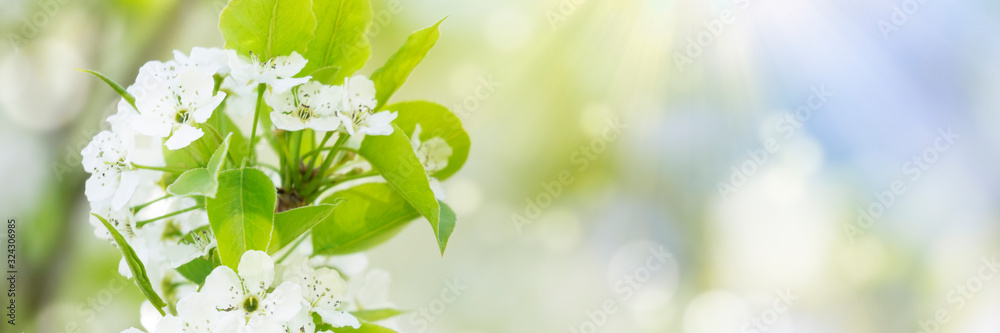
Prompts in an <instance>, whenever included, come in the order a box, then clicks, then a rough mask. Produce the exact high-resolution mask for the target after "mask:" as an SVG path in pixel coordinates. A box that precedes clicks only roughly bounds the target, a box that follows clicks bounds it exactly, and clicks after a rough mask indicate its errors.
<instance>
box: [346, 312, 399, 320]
mask: <svg viewBox="0 0 1000 333" xmlns="http://www.w3.org/2000/svg"><path fill="white" fill-rule="evenodd" d="M404 313H406V311H400V310H396V309H373V310H360V311H352V312H351V314H352V315H354V316H355V317H357V318H358V319H360V320H364V321H379V320H383V319H389V318H392V317H395V316H398V315H401V314H404Z"/></svg>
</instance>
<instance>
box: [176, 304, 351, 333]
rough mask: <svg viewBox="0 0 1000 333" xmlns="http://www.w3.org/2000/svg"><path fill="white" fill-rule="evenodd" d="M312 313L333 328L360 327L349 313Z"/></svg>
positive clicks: (318, 311) (318, 310) (324, 310)
mask: <svg viewBox="0 0 1000 333" xmlns="http://www.w3.org/2000/svg"><path fill="white" fill-rule="evenodd" d="M313 311H315V312H316V314H318V315H319V316H320V317H321V318H323V322H324V323H327V324H330V326H333V327H344V326H350V327H353V328H358V327H361V323H360V322H358V318H355V317H354V316H353V315H351V314H350V313H347V312H344V311H336V310H327V309H321V308H317V309H314V310H313ZM157 333H159V332H157Z"/></svg>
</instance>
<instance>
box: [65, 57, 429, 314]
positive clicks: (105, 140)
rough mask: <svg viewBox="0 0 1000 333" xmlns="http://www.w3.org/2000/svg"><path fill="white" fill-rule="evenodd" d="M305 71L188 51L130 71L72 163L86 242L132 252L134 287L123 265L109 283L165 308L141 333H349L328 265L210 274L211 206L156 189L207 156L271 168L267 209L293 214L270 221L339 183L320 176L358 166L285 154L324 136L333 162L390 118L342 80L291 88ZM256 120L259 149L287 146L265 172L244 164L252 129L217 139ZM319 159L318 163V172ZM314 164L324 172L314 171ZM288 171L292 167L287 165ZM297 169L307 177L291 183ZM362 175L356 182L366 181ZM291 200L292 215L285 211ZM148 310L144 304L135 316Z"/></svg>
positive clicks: (337, 281) (368, 91) (257, 254)
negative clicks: (76, 165) (272, 195)
mask: <svg viewBox="0 0 1000 333" xmlns="http://www.w3.org/2000/svg"><path fill="white" fill-rule="evenodd" d="M306 63H307V61H306V60H305V59H304V58H303V57H302V56H301V55H299V54H298V53H294V52H293V53H291V54H290V55H288V56H278V57H274V58H271V59H267V60H261V59H258V58H257V57H256V56H254V55H252V54H250V55H248V56H242V55H237V53H236V52H235V51H232V50H223V49H211V48H194V49H193V50H192V51H191V52H190V55H186V54H184V53H182V52H178V51H174V59H172V60H169V61H166V62H160V61H151V62H148V63H146V64H145V65H144V66H142V67H141V68H140V70H139V74H138V76H137V77H136V80H135V83H134V84H133V85H131V86H129V87H127V88H125V89H124V91H120V92H119V93H121V94H122V96H123V98H122V99H121V101H120V102H119V103H118V104H117V112H116V113H115V114H113V115H112V116H110V117H109V118H108V119H107V120H108V123H109V124H110V130H106V131H102V132H100V133H98V134H97V135H96V136H94V138H93V140H92V141H91V142H90V143H89V144H88V145H87V146H86V147H85V148H84V149H83V151H82V152H81V154H82V164H83V167H84V170H86V171H87V172H88V173H90V178H89V179H88V180H87V182H86V190H85V194H86V196H87V199H88V201H90V205H91V213H92V215H93V217H92V218H91V220H90V222H91V224H92V225H93V226H94V227H95V234H96V235H97V237H99V238H101V239H106V240H114V239H116V238H115V237H113V236H118V235H120V237H121V239H123V240H124V243H121V242H116V243H114V244H115V245H117V246H121V247H128V248H129V249H131V251H130V253H134V256H135V257H136V259H138V261H139V262H140V263H141V265H142V266H143V268H144V269H143V270H142V274H144V275H145V276H133V275H134V272H136V271H135V270H133V269H132V267H131V266H130V265H131V264H130V263H129V262H128V260H127V259H128V258H123V259H122V262H121V264H120V266H119V271H120V273H121V274H123V275H124V276H126V277H129V278H135V279H137V280H138V279H142V281H139V282H140V284H142V283H146V284H148V285H149V286H150V287H151V289H152V293H155V294H156V295H162V296H164V299H165V300H166V301H167V302H168V303H170V304H173V306H170V307H166V309H160V308H159V307H157V308H156V309H155V310H156V311H153V312H152V313H150V312H149V311H143V312H144V320H143V322H144V326H145V328H146V330H147V332H149V333H172V332H288V333H291V332H306V333H312V332H316V331H317V329H318V327H317V326H318V325H319V326H320V327H325V328H327V329H329V328H337V327H345V326H349V327H354V328H358V327H359V326H360V325H361V323H360V322H359V320H358V319H357V318H355V316H353V315H351V314H350V313H348V312H346V309H348V308H349V307H350V305H349V304H347V303H346V302H345V298H344V297H345V295H346V293H348V290H347V286H348V284H347V283H346V282H345V281H344V280H343V278H342V277H341V275H340V273H338V271H337V270H333V269H331V268H329V267H328V266H329V265H321V266H317V265H316V264H315V262H313V263H310V261H307V260H305V259H304V258H298V259H294V260H291V261H290V264H288V265H282V264H278V265H276V264H275V261H274V259H272V257H271V256H270V255H269V254H268V253H267V252H262V251H256V250H248V251H246V252H244V253H243V255H242V257H241V258H240V260H239V265H238V267H235V268H236V269H235V270H234V269H233V268H232V267H229V266H226V265H222V264H221V263H220V258H219V253H218V249H217V247H218V244H219V242H218V241H217V239H216V237H215V235H214V234H213V231H216V230H215V228H213V226H212V225H211V223H210V221H209V217H208V214H207V212H206V207H205V200H206V199H207V198H210V197H211V195H205V194H204V193H200V195H190V194H187V193H177V192H175V191H171V190H170V189H169V187H168V186H167V185H171V182H174V181H176V180H177V179H180V178H182V177H183V175H186V174H187V172H188V171H192V170H194V169H199V168H203V169H204V168H209V167H208V165H212V162H210V161H209V155H213V156H212V159H215V158H216V156H214V154H213V151H218V152H220V153H218V154H219V157H218V159H220V163H218V164H217V165H226V163H229V165H230V167H231V168H232V167H235V166H237V165H240V164H242V165H246V164H247V163H249V164H250V166H251V167H263V168H262V169H268V168H266V167H267V166H268V164H266V163H276V164H279V163H280V165H281V167H280V169H279V168H277V167H274V168H273V169H274V171H278V172H279V175H277V176H275V178H276V180H275V186H276V187H278V188H279V189H280V190H279V193H282V192H283V191H284V192H287V193H293V194H289V195H286V196H283V197H280V198H279V201H282V200H286V199H287V200H292V202H293V203H294V204H292V206H291V207H284V206H281V205H280V204H279V205H278V211H282V210H287V209H288V208H295V207H300V206H303V205H306V204H309V203H311V202H312V201H313V200H315V199H316V198H317V197H318V195H319V194H321V193H323V192H324V191H325V190H328V189H330V188H331V187H332V186H333V185H336V182H335V181H330V179H334V180H337V179H341V178H342V177H344V176H343V174H338V173H336V172H335V170H333V169H330V171H327V166H330V164H331V162H332V161H335V160H336V161H338V163H336V164H334V165H333V166H337V165H344V164H348V162H351V159H356V158H357V157H356V156H355V155H354V154H345V153H344V152H343V151H338V150H336V149H327V150H325V151H320V150H317V151H316V153H315V154H314V155H313V156H311V158H307V157H305V156H302V154H300V152H299V151H298V150H297V148H298V144H301V143H291V139H292V138H293V137H294V136H292V135H301V133H303V131H306V130H308V131H313V132H312V133H325V135H326V138H327V139H329V138H330V137H331V136H333V135H336V136H337V137H338V146H335V147H334V148H339V147H340V146H339V145H341V144H343V143H345V142H346V138H348V137H350V136H353V135H367V136H377V135H382V136H384V135H390V134H392V133H393V131H394V127H393V126H392V124H391V123H392V121H393V120H394V119H395V118H396V113H395V112H390V111H380V112H375V109H376V106H378V102H377V101H376V98H375V96H376V95H375V84H374V83H373V82H372V81H371V80H369V79H368V78H367V77H365V76H362V75H354V76H350V77H346V78H344V82H343V85H328V84H324V83H321V82H319V81H315V80H312V78H311V77H309V76H300V75H299V74H300V73H299V72H300V71H302V69H303V68H304V67H305V65H306ZM255 88H256V89H255ZM254 100H256V101H257V102H256V103H253V102H250V103H249V104H250V105H253V106H252V107H253V110H249V111H248V110H246V109H247V105H248V103H247V101H254ZM268 110H269V111H268ZM263 112H268V113H266V114H265V115H264V117H268V119H269V120H270V121H271V124H272V125H273V128H269V127H268V128H264V135H265V136H266V137H267V139H268V140H269V141H271V143H272V144H280V143H284V144H286V145H285V146H283V147H281V148H275V149H277V150H278V151H277V152H276V153H277V155H279V157H280V159H279V160H278V161H273V162H272V161H267V160H258V159H257V158H256V157H255V156H254V153H253V151H254V150H255V148H256V145H255V144H256V143H257V141H255V140H254V137H255V136H256V133H257V130H258V128H250V132H251V135H249V136H250V139H249V140H248V139H246V138H245V137H244V134H243V133H241V130H240V128H246V126H240V125H236V126H235V127H230V128H228V130H223V129H222V128H221V127H222V126H226V124H229V123H230V122H231V119H230V118H229V116H227V115H226V114H230V115H233V116H234V117H238V116H241V115H242V116H244V117H245V115H246V114H248V113H252V114H253V115H254V117H255V119H254V124H256V120H257V119H256V118H257V117H258V116H259V114H260V113H263ZM231 135H236V136H239V137H241V138H243V140H244V142H246V143H244V144H245V145H248V147H247V150H249V152H244V155H242V156H238V155H236V154H234V153H233V152H232V151H235V150H237V149H236V148H233V149H231V150H230V149H228V145H229V143H228V142H229V139H228V138H227V136H231ZM325 143H326V140H324V141H323V142H322V143H320V144H319V146H323V144H325ZM313 144H315V142H313ZM293 146H294V147H295V150H294V153H295V154H294V155H292V154H291V153H290V152H289V151H292V150H291V149H289V151H286V149H287V148H288V147H293ZM223 147H227V148H223ZM417 147H419V145H418V146H414V148H415V149H417ZM343 149H347V148H346V147H345V148H343ZM324 152H325V156H326V157H325V158H320V157H322V156H323V155H322V153H324ZM318 158H319V159H320V161H323V160H329V161H324V162H326V163H323V164H321V165H320V166H321V168H315V167H316V166H317V164H316V163H315V162H317V161H316V160H317V159H318ZM289 160H294V161H297V162H294V163H286V162H287V161H289ZM178 161H180V162H178ZM306 161H308V162H309V164H308V165H307V166H308V168H309V169H308V170H305V169H303V168H306V167H307V166H303V165H304V164H305V162H306ZM354 164H357V163H354ZM241 168H242V167H241ZM216 169H218V166H216ZM368 169H369V170H367V171H364V170H363V171H362V173H365V174H366V175H369V174H371V173H370V171H371V170H370V169H371V167H370V166H368ZM205 170H207V169H205ZM268 170H269V169H268ZM213 173H214V175H213ZM213 173H208V172H207V171H206V174H208V175H211V176H213V177H217V174H218V172H216V171H213ZM338 177H341V178H338ZM290 179H295V180H296V181H297V182H294V183H290V181H289V180H290ZM211 181H217V180H216V179H215V178H212V180H211ZM202 182H203V181H202ZM283 185H284V186H283ZM306 189H308V190H309V192H308V193H309V194H310V196H309V197H308V198H304V193H307V192H306ZM213 191H214V190H213ZM296 196H298V197H297V199H298V201H294V200H293V199H296ZM289 198H291V199H289ZM282 203H284V201H282ZM104 223H107V225H108V226H110V229H109V228H107V227H106V226H105V224H104ZM303 237H307V236H303ZM293 250H294V249H290V250H287V252H291V251H293ZM123 253H124V251H123ZM293 257H294V256H293ZM314 257H316V258H322V257H323V256H314ZM195 264H204V265H209V267H211V268H212V269H211V270H210V274H208V273H209V272H204V273H205V274H207V276H198V274H196V273H192V270H193V268H191V267H194V266H197V265H195ZM192 265H194V266H192ZM279 273H280V274H279ZM147 296H148V295H147ZM149 307H152V305H151V303H150V302H147V303H146V305H144V309H148V308H149ZM171 309H175V310H173V311H170V310H171ZM321 331H322V330H321ZM125 332H129V333H131V332H141V331H140V330H138V329H135V328H132V329H129V330H126V331H125Z"/></svg>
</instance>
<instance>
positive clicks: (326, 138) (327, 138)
mask: <svg viewBox="0 0 1000 333" xmlns="http://www.w3.org/2000/svg"><path fill="white" fill-rule="evenodd" d="M332 136H333V131H330V132H326V135H324V136H323V141H320V142H319V146H317V147H318V148H316V149H314V150H313V151H310V152H309V153H308V154H305V155H302V157H306V156H309V155H312V153H313V152H315V153H316V154H315V155H313V156H312V158H310V159H309V164H306V168H307V169H309V170H310V171H312V168H313V165H316V158H317V157H319V152H320V151H322V149H323V146H325V145H326V142H327V141H330V137H332ZM309 175H310V177H309V180H312V172H310V173H309Z"/></svg>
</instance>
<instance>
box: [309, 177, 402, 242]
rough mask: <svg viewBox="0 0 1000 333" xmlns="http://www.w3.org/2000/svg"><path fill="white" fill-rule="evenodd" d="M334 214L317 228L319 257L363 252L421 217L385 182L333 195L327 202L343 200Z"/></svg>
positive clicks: (313, 236)
mask: <svg viewBox="0 0 1000 333" xmlns="http://www.w3.org/2000/svg"><path fill="white" fill-rule="evenodd" d="M340 200H342V201H343V202H341V203H340V205H338V206H337V209H336V210H334V211H333V214H332V215H330V216H329V217H328V218H326V219H325V220H323V221H322V222H321V223H319V224H318V225H316V227H315V228H313V232H312V242H313V250H314V252H315V253H316V254H349V253H354V252H360V251H364V250H367V249H369V248H372V247H374V246H375V245H378V244H382V243H383V242H385V241H387V240H389V239H390V238H392V237H393V236H395V235H396V234H397V233H399V231H400V230H402V229H403V226H405V225H406V224H407V223H409V222H410V221H413V219H415V218H418V217H420V213H417V211H416V210H414V209H413V207H411V206H410V204H409V203H407V202H406V200H405V199H403V197H401V196H399V195H398V194H396V192H394V191H393V190H392V189H391V188H389V186H388V185H387V184H384V183H367V184H361V185H358V186H355V187H351V188H349V189H347V190H344V191H339V192H336V193H333V194H332V195H330V196H329V197H327V198H326V199H324V200H323V201H324V202H335V201H340Z"/></svg>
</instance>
